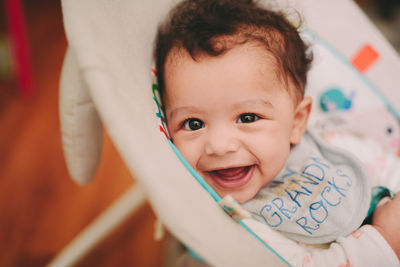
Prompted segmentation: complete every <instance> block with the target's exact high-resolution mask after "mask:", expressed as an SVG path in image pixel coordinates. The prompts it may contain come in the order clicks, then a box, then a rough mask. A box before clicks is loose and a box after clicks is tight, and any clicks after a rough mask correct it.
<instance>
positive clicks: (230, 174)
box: [209, 165, 254, 189]
mask: <svg viewBox="0 0 400 267" xmlns="http://www.w3.org/2000/svg"><path fill="white" fill-rule="evenodd" d="M253 171H254V165H251V166H244V167H235V168H229V169H223V170H215V171H211V172H209V174H210V176H211V178H212V179H213V181H215V183H216V184H217V185H219V186H220V187H222V188H225V189H236V188H240V187H242V186H244V185H245V184H247V183H248V182H249V181H250V180H251V178H252V176H253Z"/></svg>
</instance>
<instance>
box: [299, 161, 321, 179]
mask: <svg viewBox="0 0 400 267" xmlns="http://www.w3.org/2000/svg"><path fill="white" fill-rule="evenodd" d="M309 169H311V171H309ZM317 173H319V175H318V176H317ZM301 176H303V177H313V178H315V179H317V180H318V181H320V182H322V181H323V180H324V178H325V171H324V169H323V168H322V167H320V166H319V165H317V164H314V163H311V164H309V165H307V166H306V167H305V168H304V170H303V171H302V173H301Z"/></svg>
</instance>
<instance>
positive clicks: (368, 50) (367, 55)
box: [351, 44, 379, 73]
mask: <svg viewBox="0 0 400 267" xmlns="http://www.w3.org/2000/svg"><path fill="white" fill-rule="evenodd" d="M378 58H379V54H378V52H377V51H376V50H375V49H374V48H373V47H372V46H371V45H369V44H366V45H364V46H363V47H362V48H361V49H360V50H359V51H358V52H357V53H356V54H355V56H354V57H353V58H352V60H351V63H352V64H353V66H354V67H356V69H358V70H359V71H360V72H361V73H364V72H366V71H367V70H368V69H369V68H370V67H371V66H372V65H373V64H374V63H375V61H376V60H378Z"/></svg>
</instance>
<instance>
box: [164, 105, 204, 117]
mask: <svg viewBox="0 0 400 267" xmlns="http://www.w3.org/2000/svg"><path fill="white" fill-rule="evenodd" d="M168 113H169V114H167V115H169V116H168V117H170V118H171V119H172V118H173V117H174V116H176V115H178V114H195V113H199V110H198V109H197V108H195V107H192V106H183V107H177V108H174V109H172V110H171V111H170V112H168Z"/></svg>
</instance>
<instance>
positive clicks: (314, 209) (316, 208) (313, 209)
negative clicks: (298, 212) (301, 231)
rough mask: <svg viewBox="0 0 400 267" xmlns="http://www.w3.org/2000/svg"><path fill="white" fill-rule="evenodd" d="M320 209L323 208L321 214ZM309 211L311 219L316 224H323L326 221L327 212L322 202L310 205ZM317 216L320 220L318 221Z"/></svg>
mask: <svg viewBox="0 0 400 267" xmlns="http://www.w3.org/2000/svg"><path fill="white" fill-rule="evenodd" d="M321 208H323V210H322V212H321ZM309 210H310V215H311V218H313V220H314V221H316V222H317V223H323V222H324V221H325V220H326V218H328V210H327V208H326V207H325V205H324V203H323V202H322V200H320V201H317V202H314V203H312V204H311V205H310V208H309ZM321 215H322V216H321ZM317 216H319V217H321V218H319V219H318V218H317Z"/></svg>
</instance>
